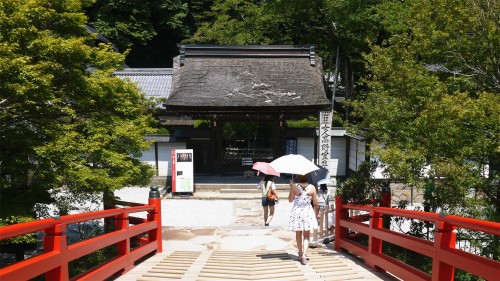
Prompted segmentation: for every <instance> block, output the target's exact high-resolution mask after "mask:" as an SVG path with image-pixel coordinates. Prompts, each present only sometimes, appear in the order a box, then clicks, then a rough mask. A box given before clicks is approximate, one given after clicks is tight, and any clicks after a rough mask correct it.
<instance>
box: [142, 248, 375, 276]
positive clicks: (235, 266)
mask: <svg viewBox="0 0 500 281" xmlns="http://www.w3.org/2000/svg"><path fill="white" fill-rule="evenodd" d="M309 258H310V261H309V265H308V266H303V265H301V264H300V263H299V262H298V261H297V256H296V254H295V253H288V252H286V251H283V250H276V251H223V250H218V251H204V252H197V251H174V252H171V253H167V254H164V255H162V257H161V259H157V260H156V261H155V262H154V263H152V264H151V267H150V268H149V269H148V270H147V271H146V272H144V273H142V275H140V276H138V278H137V279H135V280H137V281H165V280H197V281H220V280H224V281H236V280H239V281H242V280H243V281H244V280H260V281H272V280H287V281H306V280H317V281H319V280H325V281H328V280H332V281H333V280H381V279H379V278H374V276H373V275H372V274H369V273H368V272H365V271H364V270H360V268H359V267H357V266H355V264H354V262H353V261H351V260H349V259H345V258H344V257H343V256H341V255H338V254H336V253H331V252H330V253H328V252H325V251H322V250H313V251H311V253H310V255H309Z"/></svg>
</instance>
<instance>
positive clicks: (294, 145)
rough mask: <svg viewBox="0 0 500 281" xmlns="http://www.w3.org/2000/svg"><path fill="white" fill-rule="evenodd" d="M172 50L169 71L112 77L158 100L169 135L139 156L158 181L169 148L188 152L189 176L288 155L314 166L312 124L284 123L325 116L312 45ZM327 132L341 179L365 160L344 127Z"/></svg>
mask: <svg viewBox="0 0 500 281" xmlns="http://www.w3.org/2000/svg"><path fill="white" fill-rule="evenodd" d="M179 48H180V54H179V56H177V57H175V58H174V64H173V68H172V69H170V68H169V69H154V68H152V69H134V68H127V69H125V70H123V71H118V72H116V73H115V75H116V76H118V77H122V78H127V79H130V80H131V81H132V82H136V83H137V85H138V87H139V88H140V90H141V91H142V92H143V93H144V94H145V95H147V96H150V97H156V98H163V99H164V101H163V102H162V103H161V104H159V105H158V118H159V119H160V121H161V124H163V125H164V126H165V128H167V129H168V134H163V135H152V136H148V138H149V139H151V140H153V141H154V142H153V144H152V146H151V149H150V150H148V151H145V152H144V153H143V156H142V160H143V161H147V162H148V163H150V164H151V165H152V166H153V167H155V168H156V170H157V175H158V176H167V177H168V176H170V173H171V172H170V169H171V166H170V165H171V159H170V157H171V156H170V155H171V154H170V151H171V150H172V149H193V153H194V173H195V175H243V173H244V172H245V171H248V170H251V166H252V163H253V162H256V161H265V162H270V161H272V160H273V159H275V158H277V157H279V156H282V155H285V154H290V153H294V154H302V155H304V156H306V158H308V159H310V160H312V161H313V162H315V163H317V164H319V162H318V159H319V158H320V155H321V154H322V153H323V152H321V151H320V150H321V149H322V146H321V145H320V128H319V125H318V126H317V127H315V128H311V127H309V128H293V127H292V126H288V125H287V124H288V123H289V122H293V121H297V120H307V119H311V117H313V119H314V118H316V120H318V121H317V122H320V121H321V120H320V119H321V118H320V112H328V111H330V108H331V101H330V100H329V99H328V98H327V95H326V92H327V91H326V89H327V85H326V84H325V78H324V73H323V66H322V60H321V58H320V57H318V56H317V55H316V52H315V46H314V45H307V46H287V45H285V46H283V45H269V46H268V45H258V46H211V45H179ZM330 125H331V124H328V126H330ZM328 131H329V135H330V136H329V137H330V138H331V145H330V146H329V147H327V149H329V153H328V155H329V161H330V162H329V163H328V164H329V169H330V173H331V176H335V177H343V176H346V174H347V171H348V169H355V168H356V167H357V165H358V164H359V163H360V162H362V161H363V160H364V153H361V152H362V151H363V149H364V142H363V140H360V139H356V138H353V137H350V136H347V135H346V134H345V130H344V129H343V128H328ZM353 146H355V151H353V150H352V149H353ZM323 149H324V146H323ZM350 151H351V152H350ZM323 154H324V153H323Z"/></svg>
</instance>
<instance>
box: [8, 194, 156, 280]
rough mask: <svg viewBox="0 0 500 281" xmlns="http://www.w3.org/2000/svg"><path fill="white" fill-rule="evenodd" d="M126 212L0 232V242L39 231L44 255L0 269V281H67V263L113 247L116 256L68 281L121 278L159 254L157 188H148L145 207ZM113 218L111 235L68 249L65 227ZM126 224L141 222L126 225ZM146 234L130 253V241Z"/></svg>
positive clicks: (64, 218)
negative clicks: (144, 214) (138, 215)
mask: <svg viewBox="0 0 500 281" xmlns="http://www.w3.org/2000/svg"><path fill="white" fill-rule="evenodd" d="M131 206H134V207H129V208H117V209H111V210H104V211H97V212H89V213H83V214H76V215H69V216H62V217H60V218H59V219H54V218H50V219H43V220H38V221H32V222H27V223H20V224H14V225H9V226H4V227H1V228H0V240H5V239H9V238H12V237H16V236H20V235H24V234H30V233H36V232H38V231H43V232H44V233H45V236H44V237H43V250H44V252H43V253H42V254H40V255H37V256H35V257H32V258H29V259H27V260H23V261H20V262H17V263H14V264H11V265H9V266H6V267H4V268H1V269H0V280H2V281H8V280H13V281H14V280H15V281H18V280H29V279H32V278H35V277H37V276H39V275H42V274H45V279H46V280H51V281H52V280H61V281H62V280H64V281H66V280H70V278H69V272H68V263H69V262H71V261H73V260H75V259H78V258H81V257H83V256H85V255H88V254H90V253H92V252H95V251H97V250H99V249H103V248H105V247H108V246H111V245H115V246H116V249H117V256H116V257H114V258H113V259H111V260H109V261H107V262H105V263H103V264H101V265H99V266H97V267H95V268H93V269H91V270H89V271H87V272H84V273H82V274H80V275H78V276H75V277H73V278H71V280H104V279H106V278H108V277H111V276H113V275H115V274H123V273H125V272H127V271H129V270H130V269H132V268H133V267H134V263H135V262H136V261H137V260H139V259H141V258H143V257H145V256H146V255H149V254H151V253H161V252H162V236H161V198H160V193H159V191H158V187H151V191H150V192H149V200H148V204H147V205H144V204H142V205H141V204H138V203H131ZM138 212H148V216H147V219H140V218H134V217H131V216H130V214H133V213H138ZM111 217H112V218H114V220H115V231H113V232H110V233H106V234H104V235H100V236H98V237H94V238H91V239H87V240H84V241H80V242H78V243H75V244H72V245H68V244H67V237H66V234H65V231H66V227H67V226H68V225H71V224H75V223H80V222H85V221H91V220H96V219H103V218H111ZM130 222H134V223H135V222H141V223H140V224H137V225H130ZM145 232H147V233H148V235H147V239H141V242H142V243H141V244H140V245H139V246H138V247H137V248H135V249H133V250H131V246H130V239H131V238H133V237H136V236H138V235H141V234H142V233H145Z"/></svg>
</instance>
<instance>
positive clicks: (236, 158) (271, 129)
mask: <svg viewBox="0 0 500 281" xmlns="http://www.w3.org/2000/svg"><path fill="white" fill-rule="evenodd" d="M277 140H278V136H277V130H276V123H275V122H252V121H226V122H224V126H223V131H222V148H223V153H222V171H223V173H224V174H241V173H242V172H243V171H246V170H250V169H251V168H252V164H253V163H254V162H256V161H264V162H270V161H272V160H273V159H274V158H275V155H276V151H275V147H276V142H277Z"/></svg>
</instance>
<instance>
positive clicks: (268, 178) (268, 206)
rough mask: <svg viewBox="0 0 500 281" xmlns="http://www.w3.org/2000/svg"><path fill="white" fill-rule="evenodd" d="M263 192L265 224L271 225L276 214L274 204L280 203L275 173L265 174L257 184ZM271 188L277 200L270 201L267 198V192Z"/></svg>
mask: <svg viewBox="0 0 500 281" xmlns="http://www.w3.org/2000/svg"><path fill="white" fill-rule="evenodd" d="M257 188H259V189H260V190H261V192H262V208H263V209H264V225H265V226H269V223H270V222H271V220H272V219H273V216H274V205H275V204H276V203H278V200H279V198H278V194H277V193H276V186H275V185H274V176H273V175H265V176H264V179H262V180H261V181H260V182H259V184H258V185H257ZM269 189H271V190H273V191H274V192H275V194H276V200H275V201H270V200H269V199H267V192H268V191H269Z"/></svg>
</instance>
